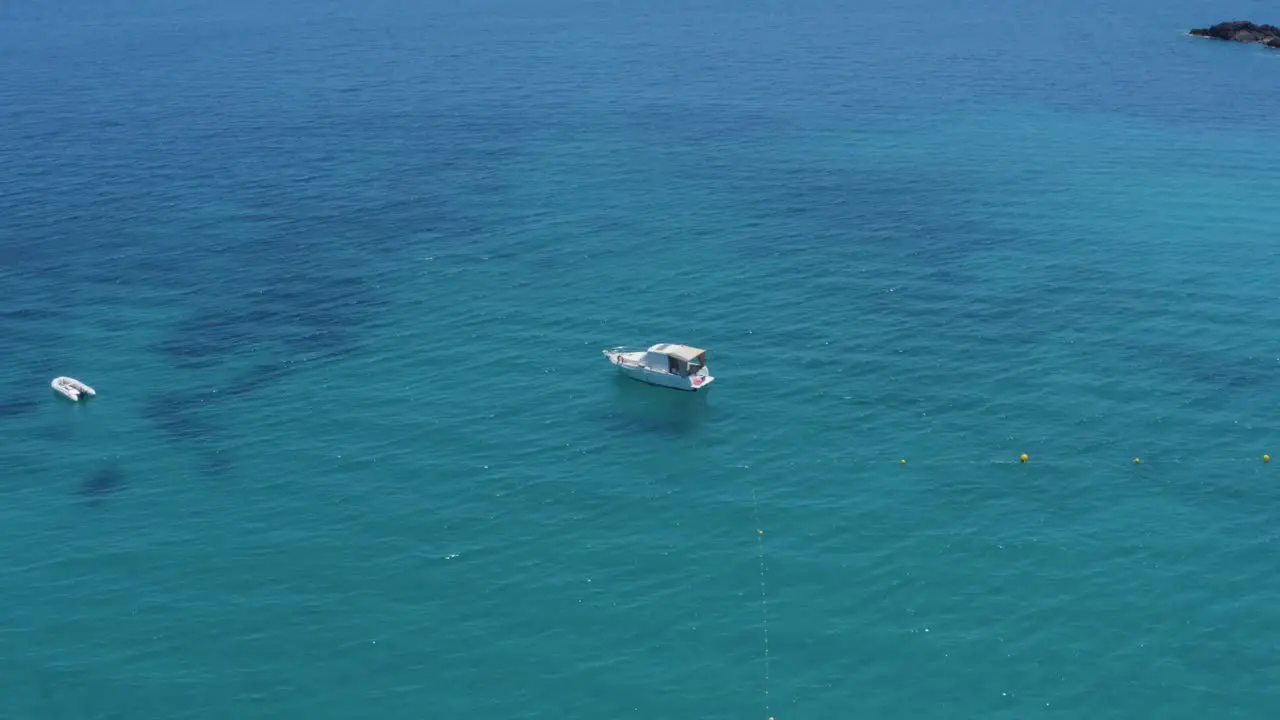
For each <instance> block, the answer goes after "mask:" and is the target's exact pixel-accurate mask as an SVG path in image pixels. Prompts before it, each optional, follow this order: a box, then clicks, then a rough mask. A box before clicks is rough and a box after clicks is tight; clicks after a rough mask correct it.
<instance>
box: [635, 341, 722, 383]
mask: <svg viewBox="0 0 1280 720" xmlns="http://www.w3.org/2000/svg"><path fill="white" fill-rule="evenodd" d="M645 365H648V366H649V367H651V368H654V369H655V370H662V369H665V370H666V371H667V372H669V373H671V374H672V375H682V376H687V375H694V374H696V373H697V372H698V371H699V370H701V369H702V368H704V367H706V366H707V351H706V350H703V349H702V348H696V347H690V346H688V345H673V344H671V343H659V344H657V345H654V346H653V347H651V348H649V350H648V353H647V354H646V356H645Z"/></svg>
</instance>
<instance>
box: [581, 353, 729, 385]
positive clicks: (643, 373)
mask: <svg viewBox="0 0 1280 720" xmlns="http://www.w3.org/2000/svg"><path fill="white" fill-rule="evenodd" d="M636 355H643V353H625V352H606V353H605V356H606V357H608V358H609V362H611V363H613V364H614V365H616V366H617V367H618V372H620V373H622V374H623V375H625V376H626V377H629V378H631V379H633V380H638V381H640V382H642V383H646V384H649V385H654V386H657V387H664V388H670V389H672V390H682V391H684V392H698V391H699V390H706V389H707V388H708V387H710V386H711V383H712V382H714V381H715V378H714V377H713V376H711V375H710V374H706V375H675V374H672V373H669V372H665V371H662V370H653V369H651V368H649V367H646V366H645V365H642V364H640V363H639V361H638V359H637V358H636V357H632V356H636Z"/></svg>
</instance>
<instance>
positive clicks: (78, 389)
mask: <svg viewBox="0 0 1280 720" xmlns="http://www.w3.org/2000/svg"><path fill="white" fill-rule="evenodd" d="M50 386H51V387H52V388H53V389H54V391H55V392H57V393H58V394H60V395H62V396H63V397H66V398H69V399H71V400H73V401H75V402H79V401H80V398H82V397H84V396H86V395H97V394H98V393H97V392H95V391H94V389H93V388H91V387H89V386H88V385H85V384H84V383H82V382H80V381H79V380H77V379H75V378H69V377H56V378H54V379H53V382H52V383H50Z"/></svg>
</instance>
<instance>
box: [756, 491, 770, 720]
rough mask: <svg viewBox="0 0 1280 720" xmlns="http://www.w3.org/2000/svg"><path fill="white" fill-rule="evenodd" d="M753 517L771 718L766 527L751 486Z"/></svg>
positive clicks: (766, 702)
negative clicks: (765, 564) (765, 550)
mask: <svg viewBox="0 0 1280 720" xmlns="http://www.w3.org/2000/svg"><path fill="white" fill-rule="evenodd" d="M751 517H752V519H753V520H755V525H756V557H757V558H758V559H759V561H760V626H761V628H763V631H764V714H765V716H766V717H768V718H769V720H773V716H772V715H770V714H769V710H770V703H769V599H768V593H767V591H766V590H765V577H764V576H765V569H764V568H765V566H764V529H763V528H761V527H760V502H759V500H757V499H756V489H755V488H754V487H752V488H751Z"/></svg>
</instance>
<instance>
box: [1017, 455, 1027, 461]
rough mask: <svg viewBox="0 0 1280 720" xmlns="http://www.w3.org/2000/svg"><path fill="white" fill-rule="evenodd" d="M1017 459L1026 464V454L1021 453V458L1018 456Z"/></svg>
mask: <svg viewBox="0 0 1280 720" xmlns="http://www.w3.org/2000/svg"><path fill="white" fill-rule="evenodd" d="M1018 459H1019V460H1021V461H1022V462H1026V461H1027V454H1026V453H1022V455H1021V456H1019V457H1018Z"/></svg>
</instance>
